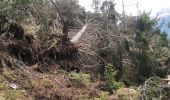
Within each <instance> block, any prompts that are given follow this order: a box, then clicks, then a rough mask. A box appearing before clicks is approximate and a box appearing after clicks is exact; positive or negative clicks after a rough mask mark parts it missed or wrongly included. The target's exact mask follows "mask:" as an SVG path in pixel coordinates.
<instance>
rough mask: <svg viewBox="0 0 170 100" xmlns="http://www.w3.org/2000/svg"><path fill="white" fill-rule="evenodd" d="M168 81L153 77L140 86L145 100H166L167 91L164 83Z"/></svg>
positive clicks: (139, 89)
mask: <svg viewBox="0 0 170 100" xmlns="http://www.w3.org/2000/svg"><path fill="white" fill-rule="evenodd" d="M165 84H166V82H165V81H163V80H162V79H160V78H159V77H151V78H149V79H147V80H146V81H145V83H144V84H143V85H141V86H140V87H139V88H138V91H139V93H140V94H141V97H142V99H143V100H166V96H167V93H166V91H165V89H164V88H163V86H162V85H165Z"/></svg>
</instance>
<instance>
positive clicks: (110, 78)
mask: <svg viewBox="0 0 170 100" xmlns="http://www.w3.org/2000/svg"><path fill="white" fill-rule="evenodd" d="M116 75H117V71H115V70H114V69H113V66H112V65H111V64H108V65H107V66H106V70H105V78H106V89H107V90H108V91H112V90H114V89H119V88H121V87H123V86H124V84H123V83H122V82H117V81H116V80H115V77H116Z"/></svg>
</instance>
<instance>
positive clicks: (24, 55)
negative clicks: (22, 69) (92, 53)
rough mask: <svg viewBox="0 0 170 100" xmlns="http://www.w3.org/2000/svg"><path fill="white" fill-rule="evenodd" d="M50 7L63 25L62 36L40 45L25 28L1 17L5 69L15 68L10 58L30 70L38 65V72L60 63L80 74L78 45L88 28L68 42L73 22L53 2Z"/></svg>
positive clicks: (63, 66) (5, 17)
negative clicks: (54, 10) (8, 56)
mask: <svg viewBox="0 0 170 100" xmlns="http://www.w3.org/2000/svg"><path fill="white" fill-rule="evenodd" d="M51 3H52V4H53V6H54V8H55V9H56V14H58V15H59V16H60V19H61V21H62V22H61V23H62V27H63V28H62V35H57V34H52V35H46V36H44V37H43V38H44V39H43V40H42V41H41V42H40V43H39V42H37V41H39V40H37V38H35V36H34V35H31V34H26V33H25V32H24V29H23V27H22V25H20V24H19V23H17V22H15V21H13V20H8V19H7V16H6V15H0V25H1V26H0V34H1V37H0V39H1V41H0V44H1V47H2V48H1V50H0V52H1V58H0V62H1V63H2V62H3V63H4V64H5V65H4V64H1V65H2V67H3V66H8V67H11V68H15V66H14V65H13V63H12V62H11V61H10V59H9V58H7V55H8V54H9V55H10V58H16V59H17V60H19V61H22V62H24V64H25V65H27V66H32V65H35V64H38V65H39V66H38V68H36V69H37V70H38V71H40V72H43V71H48V70H49V69H50V68H51V65H52V64H53V63H57V64H58V65H59V66H60V67H62V68H64V69H66V70H68V71H70V70H76V71H77V72H79V71H80V68H79V67H80V66H81V65H80V61H79V57H80V55H79V53H78V48H79V46H78V45H77V44H76V43H77V41H78V40H79V39H80V37H81V36H82V35H83V33H84V31H85V29H86V28H87V24H85V26H84V27H83V28H82V29H81V30H80V32H78V33H77V34H76V35H75V36H74V37H73V38H72V39H69V38H68V32H69V29H71V27H72V26H73V25H72V24H71V23H72V22H71V20H72V19H64V18H63V15H62V13H61V12H60V11H59V8H58V7H57V6H56V3H54V2H53V1H52V0H51ZM42 43H43V44H42ZM18 66H20V65H18Z"/></svg>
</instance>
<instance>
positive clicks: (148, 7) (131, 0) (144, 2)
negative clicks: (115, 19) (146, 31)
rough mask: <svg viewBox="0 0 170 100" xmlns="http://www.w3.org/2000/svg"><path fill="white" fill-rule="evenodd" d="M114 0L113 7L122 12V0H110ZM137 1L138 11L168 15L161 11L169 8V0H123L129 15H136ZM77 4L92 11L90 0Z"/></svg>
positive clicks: (154, 14)
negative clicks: (114, 4)
mask: <svg viewBox="0 0 170 100" xmlns="http://www.w3.org/2000/svg"><path fill="white" fill-rule="evenodd" d="M112 1H115V3H116V6H115V9H116V11H118V12H119V13H122V8H123V7H122V0H112ZM137 3H138V10H140V11H144V10H145V11H147V12H149V11H151V16H156V15H157V14H159V16H164V15H170V11H169V14H168V13H161V14H160V11H162V10H167V9H170V0H124V4H125V12H126V14H128V15H130V14H132V15H137V6H136V5H137ZM79 4H80V5H82V6H84V7H85V8H86V10H87V11H92V8H91V4H92V0H79Z"/></svg>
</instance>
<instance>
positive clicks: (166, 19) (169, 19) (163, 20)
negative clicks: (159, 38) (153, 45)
mask: <svg viewBox="0 0 170 100" xmlns="http://www.w3.org/2000/svg"><path fill="white" fill-rule="evenodd" d="M158 18H159V19H160V20H159V22H158V25H160V24H162V27H161V31H162V32H166V33H167V35H168V38H170V28H169V27H168V23H170V12H169V13H166V12H165V13H163V14H161V15H160V16H158Z"/></svg>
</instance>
